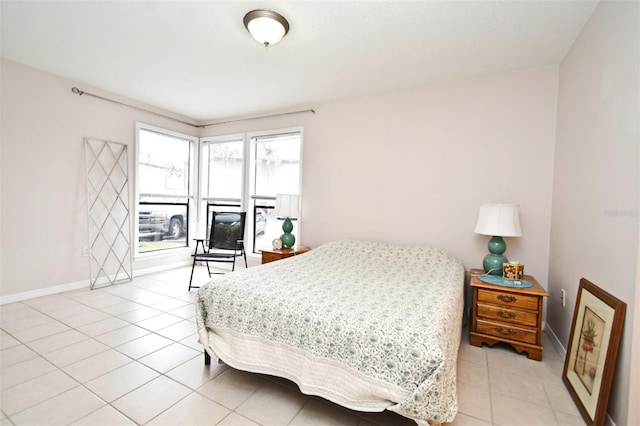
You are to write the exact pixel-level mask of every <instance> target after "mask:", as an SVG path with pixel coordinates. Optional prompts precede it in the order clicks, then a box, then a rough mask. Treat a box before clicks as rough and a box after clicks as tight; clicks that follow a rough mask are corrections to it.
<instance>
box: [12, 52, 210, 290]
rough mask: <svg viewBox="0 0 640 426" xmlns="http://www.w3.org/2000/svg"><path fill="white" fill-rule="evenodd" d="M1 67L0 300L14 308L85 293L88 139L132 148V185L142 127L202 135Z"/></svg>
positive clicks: (140, 265)
mask: <svg viewBox="0 0 640 426" xmlns="http://www.w3.org/2000/svg"><path fill="white" fill-rule="evenodd" d="M1 66H2V68H1V74H2V76H1V79H2V80H1V81H2V83H1V84H2V86H1V90H2V110H1V112H2V159H1V163H2V164H1V169H0V170H1V174H2V177H1V180H0V182H1V184H2V187H1V203H2V217H1V221H2V222H1V223H2V227H1V229H2V233H1V234H0V251H1V253H2V258H1V263H2V266H1V268H0V271H1V279H0V296H2V297H3V301H4V300H11V298H6V296H9V295H14V296H15V295H17V294H18V295H23V296H25V295H26V296H29V295H38V294H45V293H47V292H50V291H51V288H60V287H59V286H62V287H61V288H69V287H74V286H84V285H85V284H86V282H88V280H89V264H88V258H86V257H82V249H81V247H82V246H83V245H85V246H86V245H87V206H86V189H85V188H86V186H85V165H84V141H83V138H84V137H85V136H91V137H95V138H99V139H107V140H112V141H117V142H122V143H126V144H128V145H129V160H130V165H131V167H130V173H131V176H132V177H133V172H132V171H133V170H134V168H133V164H134V163H133V161H134V157H135V154H134V153H135V142H134V141H135V121H136V120H138V121H142V122H146V123H149V124H153V125H157V126H160V127H164V128H168V129H172V130H175V131H180V132H183V133H190V134H196V135H197V131H198V129H194V128H192V127H190V126H186V125H181V124H176V123H175V122H173V121H171V120H167V119H163V118H159V117H157V116H154V115H152V114H147V113H143V112H140V111H137V110H134V109H130V108H125V107H122V106H118V105H115V104H112V103H109V102H104V101H102V100H99V99H95V98H91V97H89V96H82V97H78V95H75V94H73V93H72V92H71V88H72V87H73V86H80V87H81V88H82V89H84V90H87V91H90V92H92V93H96V94H103V93H102V92H100V91H99V90H97V89H94V88H90V87H87V86H84V85H82V84H78V83H76V82H72V81H69V80H65V79H62V78H59V77H56V76H53V75H51V74H47V73H44V72H41V71H38V70H35V69H33V68H29V67H26V66H23V65H20V64H17V63H15V62H11V61H7V60H4V59H3V60H2V65H1ZM108 96H109V97H111V98H117V97H115V96H113V95H108ZM127 102H129V103H134V102H133V101H130V100H129V101H127ZM178 118H182V117H178ZM132 189H133V186H132ZM133 192H134V191H132V194H131V202H132V204H131V205H132V206H133V205H134V204H133V203H134V200H133V195H134V194H133ZM132 231H133V228H132ZM132 235H133V234H132ZM188 259H189V255H188V254H183V255H182V256H169V257H166V258H163V259H160V260H153V261H143V260H142V261H136V262H135V265H134V269H137V270H140V269H146V268H155V267H161V266H162V265H163V264H172V263H175V262H180V261H185V260H188Z"/></svg>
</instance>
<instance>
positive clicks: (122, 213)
mask: <svg viewBox="0 0 640 426" xmlns="http://www.w3.org/2000/svg"><path fill="white" fill-rule="evenodd" d="M84 142H85V167H86V178H87V213H88V214H87V216H88V220H89V227H88V228H89V232H88V234H89V275H90V285H91V289H93V288H94V287H95V286H96V284H106V283H110V284H115V283H116V282H118V281H124V280H131V279H132V278H133V276H132V270H133V253H132V251H131V226H130V224H129V221H130V219H131V215H130V209H129V162H128V157H127V148H128V147H127V145H124V144H122V143H119V142H111V141H104V140H99V139H92V138H85V140H84Z"/></svg>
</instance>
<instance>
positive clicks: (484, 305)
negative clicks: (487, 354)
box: [469, 270, 549, 361]
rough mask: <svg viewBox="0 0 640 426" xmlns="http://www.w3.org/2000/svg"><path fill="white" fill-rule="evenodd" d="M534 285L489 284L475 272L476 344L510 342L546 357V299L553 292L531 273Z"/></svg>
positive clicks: (539, 357) (473, 335)
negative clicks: (544, 303)
mask: <svg viewBox="0 0 640 426" xmlns="http://www.w3.org/2000/svg"><path fill="white" fill-rule="evenodd" d="M524 279H525V280H527V281H531V283H533V287H529V288H516V287H503V286H499V285H494V284H488V283H485V282H482V281H480V280H479V279H478V277H477V276H476V275H474V274H473V270H472V272H471V288H472V290H473V305H472V310H473V311H472V314H471V331H470V333H469V340H470V343H471V344H472V345H473V346H482V344H483V343H486V344H488V345H489V346H493V345H494V344H496V343H497V342H505V343H508V344H510V345H511V346H513V347H514V348H515V350H517V351H518V352H527V355H528V357H529V358H531V359H535V360H538V361H541V360H542V301H543V298H544V297H547V296H549V293H547V291H546V290H545V289H544V288H543V287H542V286H541V285H540V284H539V283H538V282H537V281H536V279H535V278H533V277H532V276H531V275H525V276H524Z"/></svg>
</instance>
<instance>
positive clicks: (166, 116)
mask: <svg viewBox="0 0 640 426" xmlns="http://www.w3.org/2000/svg"><path fill="white" fill-rule="evenodd" d="M71 91H72V92H73V93H75V94H76V95H78V96H82V95H87V96H92V97H94V98H98V99H102V100H103V101H107V102H112V103H114V104H118V105H122V106H125V107H127V108H133V109H136V110H138V111H143V112H146V113H149V114H153V115H157V116H159V117H163V118H168V119H169V120H173V121H176V122H178V123H182V124H186V125H187V126H191V127H196V128H200V129H202V128H205V127H208V126H219V125H221V124H228V123H237V122H240V121H249V120H258V119H261V118H271V117H279V116H282V115H291V114H301V113H305V112H311V113H313V114H315V113H316V111H315V110H313V109H304V110H299V111H290V112H281V113H279V114H269V115H261V116H258V117H249V118H238V119H235V120H228V121H220V122H217V123H207V124H193V123H189V122H187V121H183V120H179V119H177V118H174V117H170V116H168V115H164V114H160V113H158V112H154V111H149V110H148V109H144V108H140V107H137V106H134V105H129V104H126V103H124V102H120V101H115V100H113V99H109V98H105V97H103V96H100V95H94V94H93V93H89V92H85V91H84V90H80V89H78V88H77V87H75V86H74V87H72V88H71Z"/></svg>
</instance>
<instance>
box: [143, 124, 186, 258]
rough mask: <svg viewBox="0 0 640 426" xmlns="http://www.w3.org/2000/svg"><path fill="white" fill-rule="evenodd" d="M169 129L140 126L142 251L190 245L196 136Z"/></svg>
mask: <svg viewBox="0 0 640 426" xmlns="http://www.w3.org/2000/svg"><path fill="white" fill-rule="evenodd" d="M169 133H170V132H167V133H166V134H165V133H162V131H161V130H160V129H150V128H142V127H139V128H138V138H137V142H138V169H137V171H138V173H137V175H136V177H137V184H138V195H139V199H138V253H145V252H150V251H156V250H164V249H171V248H176V247H186V246H188V232H187V230H188V224H189V205H190V204H189V203H191V202H193V201H192V199H191V198H192V197H191V195H192V194H191V189H192V186H193V185H192V183H191V179H192V173H191V160H192V149H191V146H192V142H193V140H190V139H188V136H184V137H180V135H178V136H175V135H173V134H169Z"/></svg>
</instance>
